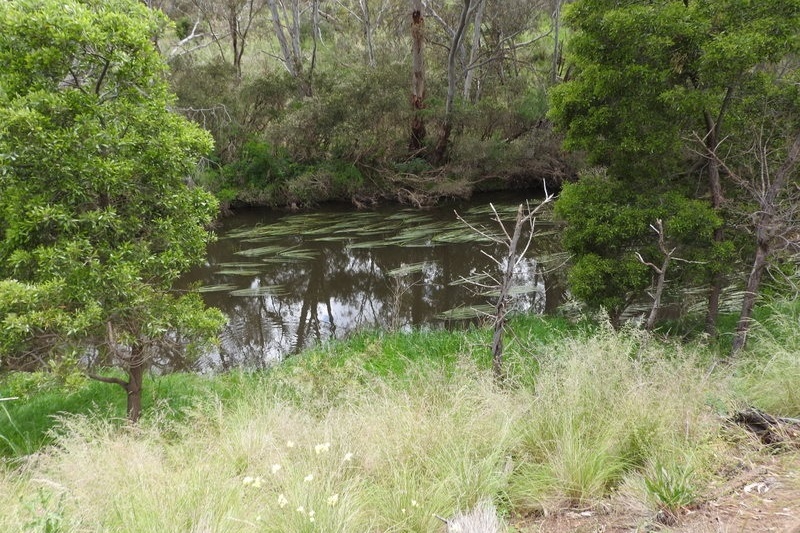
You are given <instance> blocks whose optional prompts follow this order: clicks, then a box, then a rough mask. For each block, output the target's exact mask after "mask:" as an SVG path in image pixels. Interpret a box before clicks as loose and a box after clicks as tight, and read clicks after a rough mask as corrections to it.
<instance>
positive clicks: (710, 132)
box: [705, 98, 727, 337]
mask: <svg viewBox="0 0 800 533" xmlns="http://www.w3.org/2000/svg"><path fill="white" fill-rule="evenodd" d="M726 100H727V98H726ZM721 116H722V115H721V114H720V118H719V119H717V121H716V122H715V121H714V119H713V118H712V117H711V114H710V113H709V112H708V111H706V112H705V121H706V129H707V133H706V137H705V144H706V150H707V151H708V153H709V154H713V153H715V150H716V149H717V144H718V137H719V127H720V124H719V122H720V120H721ZM707 174H708V188H709V190H710V191H711V205H712V207H713V208H714V211H717V212H718V211H719V210H720V209H722V202H723V197H722V182H721V180H720V175H719V162H718V161H717V160H716V159H714V158H709V161H708V170H707ZM724 240H725V231H724V230H723V229H722V228H717V229H716V230H714V242H715V243H718V244H719V243H721V242H723V241H724ZM723 283H724V278H723V275H722V272H720V271H719V268H717V269H716V271H715V272H714V273H713V274H712V277H711V289H710V290H709V293H708V311H707V312H706V333H708V334H709V335H710V336H711V337H716V336H717V319H718V317H719V301H720V297H721V295H722V286H723Z"/></svg>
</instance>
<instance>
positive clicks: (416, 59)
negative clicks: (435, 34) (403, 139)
mask: <svg viewBox="0 0 800 533" xmlns="http://www.w3.org/2000/svg"><path fill="white" fill-rule="evenodd" d="M424 30H425V19H424V17H423V16H422V0H413V7H412V11H411V62H412V81H411V107H412V108H413V109H414V118H413V119H412V120H411V140H410V142H409V150H410V151H411V152H412V153H415V152H419V151H421V150H422V148H423V146H424V141H425V120H424V119H423V118H422V110H423V109H425V59H424V56H423V53H422V51H423V44H424V41H425V33H424Z"/></svg>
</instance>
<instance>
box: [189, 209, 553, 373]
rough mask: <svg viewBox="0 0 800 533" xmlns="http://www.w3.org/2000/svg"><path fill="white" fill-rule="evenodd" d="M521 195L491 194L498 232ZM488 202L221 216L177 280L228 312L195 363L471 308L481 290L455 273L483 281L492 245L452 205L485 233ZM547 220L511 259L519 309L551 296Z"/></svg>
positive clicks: (274, 351) (260, 360)
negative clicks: (214, 341) (216, 339)
mask: <svg viewBox="0 0 800 533" xmlns="http://www.w3.org/2000/svg"><path fill="white" fill-rule="evenodd" d="M524 200H525V198H519V197H517V198H509V197H505V198H498V197H493V198H492V199H491V201H492V203H493V205H494V206H495V208H496V209H497V211H498V212H499V213H500V214H501V217H502V218H503V220H505V221H506V223H507V226H508V227H509V231H511V226H512V225H513V220H514V217H515V215H516V208H517V206H518V205H519V203H520V202H521V201H524ZM489 202H490V200H489V199H484V200H475V201H472V202H470V203H461V204H457V205H449V206H443V207H440V208H437V209H435V210H426V211H419V210H414V209H403V208H384V209H381V210H378V211H352V210H345V209H343V208H338V209H337V208H334V207H330V208H323V209H320V210H318V211H315V212H314V213H302V214H296V213H279V212H274V211H269V210H255V209H250V210H244V211H239V212H237V213H236V214H235V215H234V216H231V217H228V218H226V219H224V220H223V221H222V226H221V227H220V228H218V229H217V234H218V236H219V239H218V241H217V242H215V243H214V244H212V245H210V246H209V249H208V258H207V263H206V264H205V266H203V267H202V268H198V269H195V270H194V271H193V272H191V273H190V274H189V275H188V276H187V277H186V278H185V279H184V282H185V283H187V284H196V285H199V287H200V288H199V290H200V291H201V292H202V294H203V297H204V298H205V300H206V302H207V303H208V304H209V305H213V306H216V307H219V308H220V309H222V311H223V312H225V313H226V315H227V316H228V324H227V326H226V327H225V330H224V332H223V334H222V343H221V346H220V347H219V349H218V350H216V351H215V353H212V354H209V355H208V357H207V360H206V361H204V365H203V366H206V367H212V368H231V367H236V366H244V367H262V366H265V365H268V364H270V363H272V362H274V361H277V360H280V359H282V358H284V357H286V356H287V355H290V354H292V353H296V352H298V351H299V350H301V349H302V348H304V347H307V346H309V345H311V344H313V343H316V342H319V341H321V340H326V339H330V338H340V337H342V336H344V335H346V334H347V333H349V332H352V331H354V330H356V329H359V328H371V327H385V328H392V329H404V328H411V327H441V326H447V327H457V326H458V325H461V324H464V323H465V321H467V320H469V319H475V317H476V315H478V314H480V311H481V310H482V309H486V308H487V306H488V305H489V304H490V303H491V302H492V297H491V294H477V293H476V287H475V285H473V284H470V283H467V282H465V280H477V279H482V280H483V282H484V284H487V283H488V284H491V281H489V280H488V279H487V278H486V276H485V275H486V274H490V275H495V276H496V275H498V274H499V271H500V270H499V266H498V265H497V264H495V263H494V262H493V261H492V260H491V259H489V258H488V257H487V255H485V254H484V253H483V252H486V253H488V254H489V255H494V256H498V257H499V256H501V255H503V253H504V252H503V251H502V248H501V247H498V246H496V245H494V244H493V243H492V242H491V241H490V240H489V239H486V238H484V237H481V236H479V235H477V234H476V233H474V232H473V231H471V230H469V229H468V228H467V227H466V226H465V225H464V224H463V223H462V222H459V221H458V220H457V218H456V215H455V213H454V210H457V211H458V213H459V214H460V215H461V216H462V217H464V218H465V219H466V220H468V221H469V222H470V223H472V224H474V225H479V226H483V227H484V228H485V229H486V230H487V231H488V232H491V233H493V234H497V233H499V232H500V231H501V230H500V227H499V226H498V225H497V224H496V223H494V222H492V220H491V219H492V216H493V214H492V211H491V208H490V205H489ZM532 202H533V201H532ZM549 230H550V228H549V227H547V226H546V224H544V223H542V222H541V221H539V222H537V224H536V235H537V236H536V238H535V241H534V246H533V247H532V249H531V251H530V252H529V254H528V256H527V257H528V258H527V259H526V260H525V261H524V262H522V263H521V264H520V265H519V267H518V268H517V270H516V283H517V287H516V289H515V292H516V295H517V298H516V299H517V306H518V308H520V309H522V310H526V311H535V312H543V311H545V309H546V308H550V307H552V306H555V305H557V303H558V299H559V298H560V295H559V294H558V290H557V288H556V287H555V285H554V284H548V280H547V276H546V275H545V274H543V272H544V271H546V267H547V264H548V263H549V262H551V261H553V262H554V261H556V258H555V257H554V255H553V254H552V250H550V248H551V247H552V245H551V243H552V241H553V238H552V232H550V231H549ZM548 250H549V252H548ZM501 264H502V261H501ZM551 266H552V265H551ZM549 285H553V286H549Z"/></svg>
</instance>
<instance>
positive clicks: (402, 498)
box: [0, 331, 716, 533]
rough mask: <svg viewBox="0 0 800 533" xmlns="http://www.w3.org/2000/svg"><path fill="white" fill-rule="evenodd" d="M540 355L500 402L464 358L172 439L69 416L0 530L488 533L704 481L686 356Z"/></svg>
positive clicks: (250, 398) (614, 339) (280, 393)
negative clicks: (481, 520) (49, 519)
mask: <svg viewBox="0 0 800 533" xmlns="http://www.w3.org/2000/svg"><path fill="white" fill-rule="evenodd" d="M353 357H354V358H358V354H354V356H353ZM537 357H538V360H539V366H540V370H539V373H538V375H537V378H536V382H535V385H534V386H532V387H530V386H522V385H518V386H514V384H513V382H512V383H511V386H508V387H504V388H499V387H498V386H496V385H495V383H494V382H493V381H492V378H491V374H490V372H489V371H483V370H479V369H477V368H476V367H475V366H474V365H473V364H471V363H469V362H468V360H469V358H467V357H464V358H462V363H461V364H459V365H457V367H456V368H455V369H453V368H450V369H446V370H445V369H441V368H435V367H433V366H432V365H425V364H419V363H418V364H417V366H416V367H415V370H414V371H412V372H410V373H409V374H406V375H405V376H404V377H403V378H402V379H394V378H373V379H357V380H353V381H352V382H351V383H345V384H342V383H338V384H337V386H336V393H335V395H334V397H335V399H334V398H331V397H330V396H328V394H329V393H330V392H331V391H330V390H328V389H327V388H326V387H322V390H323V392H321V393H320V394H324V395H326V398H327V399H325V400H324V401H320V399H319V398H316V399H315V398H314V395H315V394H316V392H315V388H313V387H312V388H308V386H307V385H308V384H309V383H310V382H312V381H313V380H311V381H310V378H309V375H308V373H306V372H298V371H297V370H287V372H286V373H285V374H276V375H273V376H272V377H270V378H269V379H268V380H267V381H265V384H264V386H263V387H256V388H253V389H246V390H245V389H243V391H242V395H241V397H239V398H238V399H237V400H235V401H232V402H229V403H226V404H224V405H223V404H221V403H219V402H215V401H210V402H206V403H205V404H204V405H203V406H202V407H200V408H198V409H196V410H195V411H194V412H193V413H192V415H191V416H189V417H188V419H187V421H186V422H183V423H181V425H178V426H174V425H172V426H171V425H170V424H166V423H164V422H157V423H151V424H147V425H143V426H142V427H139V428H127V429H121V430H120V429H115V428H114V426H113V425H112V424H108V423H105V422H103V421H101V420H89V419H86V418H72V419H68V420H65V422H64V429H63V434H62V436H61V437H60V438H59V439H58V441H57V446H56V447H55V448H53V449H52V450H49V451H48V452H46V453H45V454H44V455H43V456H42V457H41V458H40V459H39V460H38V461H36V462H34V463H31V464H30V465H29V467H28V470H27V472H23V473H11V472H5V471H0V489H2V490H3V491H4V492H5V493H7V494H9V495H10V496H8V497H7V498H6V500H7V501H9V502H11V504H10V506H8V509H9V510H8V511H6V509H4V513H2V514H4V515H7V516H10V517H11V518H7V517H3V518H0V526H3V527H2V530H3V531H9V532H13V531H28V530H31V528H30V527H29V526H26V524H28V525H29V524H31V523H33V522H32V521H35V520H40V523H41V520H42V518H41V517H42V516H53V517H55V518H54V520H55V519H57V520H58V528H59V529H50V531H115V532H141V531H194V532H211V531H213V532H238V531H274V532H276V533H277V532H286V531H292V532H303V531H325V532H353V531H416V532H431V531H443V530H444V529H445V527H446V526H445V524H444V523H443V522H442V521H441V520H440V519H439V518H437V515H438V516H440V517H443V518H447V519H455V518H459V517H461V518H464V517H465V516H466V515H467V514H468V512H469V510H470V509H473V510H474V509H479V508H482V507H481V506H484V507H486V506H488V505H497V506H498V507H499V509H500V515H499V517H498V516H495V519H496V522H493V523H494V524H496V526H497V529H498V530H502V529H503V527H504V524H503V523H502V522H503V520H502V516H503V515H507V514H508V513H513V512H519V513H528V512H531V511H543V510H548V509H554V508H556V507H558V506H561V505H565V504H576V503H577V504H580V505H591V504H593V503H596V502H597V501H599V500H600V499H602V498H604V497H607V496H608V495H609V494H610V493H611V492H612V491H614V490H615V489H617V488H619V487H620V486H623V485H636V486H638V487H644V488H643V489H642V491H641V492H640V493H639V494H638V495H636V497H640V498H642V499H643V500H644V499H646V498H648V497H649V496H648V492H659V491H662V492H663V493H664V495H665V496H664V498H669V497H670V490H672V488H671V487H672V485H670V483H671V480H672V479H673V478H671V477H669V475H667V477H664V478H663V479H661V481H662V483H661V488H658V487H659V479H658V475H661V474H663V473H665V472H666V473H667V474H669V471H670V468H673V465H675V466H674V467H675V468H678V469H683V470H680V471H681V472H684V473H688V474H687V476H686V477H687V484H689V483H695V482H696V480H697V479H698V477H697V476H700V475H702V474H703V473H704V469H705V466H704V463H703V461H702V460H700V459H698V460H695V459H691V460H690V461H691V463H692V464H691V467H690V468H688V467H687V468H685V469H684V465H685V462H686V461H687V457H689V458H694V457H696V458H702V457H704V456H705V455H704V454H706V452H705V451H704V450H706V448H707V447H708V446H709V444H708V443H709V442H710V441H711V435H712V434H713V432H714V431H715V429H716V426H715V422H714V421H712V420H709V419H708V418H707V412H706V411H707V410H706V408H705V406H704V401H703V399H704V397H705V395H706V394H707V393H708V391H709V389H710V387H711V384H710V383H709V382H708V381H706V380H704V378H703V376H704V374H703V373H702V372H698V370H697V367H696V366H695V365H694V361H693V359H692V356H691V355H688V354H684V353H675V352H674V350H671V351H670V352H669V353H668V352H667V351H666V349H665V348H664V347H663V345H661V344H659V343H655V342H652V341H651V340H650V339H649V338H648V337H646V336H644V335H643V334H639V333H635V332H627V333H623V334H618V333H614V332H611V331H603V332H600V333H598V334H596V335H593V336H589V337H588V338H581V339H573V340H565V341H563V342H558V343H554V344H553V345H552V346H551V347H550V348H549V349H547V350H544V351H543V352H542V353H540V354H537ZM277 372H279V373H280V372H281V371H280V370H278V371H277ZM349 373H350V371H349V370H348V371H347V372H344V373H339V374H336V375H337V376H338V377H341V376H342V375H349ZM293 376H295V377H293ZM361 377H363V376H361ZM273 378H274V383H278V384H279V386H274V385H273V386H271V385H269V383H270V380H273ZM294 379H297V380H298V382H297V384H296V385H297V387H298V390H302V391H303V393H304V394H307V395H308V400H309V401H308V404H309V406H310V407H308V408H306V407H304V405H303V403H302V402H301V401H297V397H296V396H295V395H294V394H292V393H291V390H290V389H291V388H292V386H293V380H294ZM314 379H321V378H320V376H316V377H314ZM648 476H650V478H652V479H651V481H650V482H649V485H648V484H647V483H645V480H647V479H650V478H648ZM662 477H663V476H662ZM673 485H674V484H673ZM648 486H649V487H652V490H649V491H648V488H647V487H648ZM39 488H42V491H43V494H45V495H46V497H45V498H42V497H39V496H37V494H38V489H39ZM678 489H679V490H680V487H679V488H678ZM631 493H632V494H636V492H635V491H631ZM682 496H683V493H680V494H677V496H676V497H682ZM654 501H655V503H650V505H652V506H654V507H656V508H661V506H662V504H663V502H660V500H658V498H656V499H655V500H654ZM20 502H22V503H20ZM679 504H680V505H685V503H684V501H683V500H680V502H679ZM664 505H665V504H664ZM487 508H488V507H487ZM459 511H464V513H463V514H459ZM37 513H38V514H37ZM48 513H50V514H49V515H48ZM459 519H460V518H459ZM453 523H455V522H453ZM493 527H494V526H493ZM34 530H35V529H34ZM40 530H46V529H41V528H40Z"/></svg>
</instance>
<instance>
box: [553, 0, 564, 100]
mask: <svg viewBox="0 0 800 533" xmlns="http://www.w3.org/2000/svg"><path fill="white" fill-rule="evenodd" d="M561 1H562V0H556V9H555V12H554V13H553V41H554V43H553V65H552V67H551V68H552V72H551V73H550V83H552V84H553V85H555V84H556V83H558V65H559V63H560V61H559V59H560V56H561V52H560V50H559V46H560V45H561V43H560V41H559V37H560V35H559V30H560V29H561Z"/></svg>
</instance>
